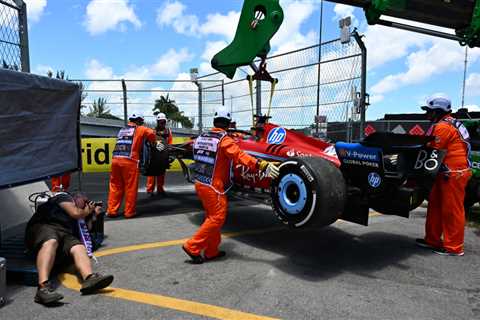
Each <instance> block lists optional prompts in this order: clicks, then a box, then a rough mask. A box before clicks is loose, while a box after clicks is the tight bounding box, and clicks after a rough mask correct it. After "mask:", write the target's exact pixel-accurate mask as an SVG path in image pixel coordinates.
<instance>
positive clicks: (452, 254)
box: [433, 248, 465, 257]
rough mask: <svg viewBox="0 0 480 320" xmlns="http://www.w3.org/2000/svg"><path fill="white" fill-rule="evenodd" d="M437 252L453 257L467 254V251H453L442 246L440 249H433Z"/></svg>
mask: <svg viewBox="0 0 480 320" xmlns="http://www.w3.org/2000/svg"><path fill="white" fill-rule="evenodd" d="M433 252H435V253H436V254H439V255H441V256H452V257H461V256H464V255H465V252H463V251H462V252H451V251H447V250H446V249H443V248H440V249H435V250H433Z"/></svg>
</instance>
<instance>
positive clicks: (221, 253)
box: [203, 251, 227, 262]
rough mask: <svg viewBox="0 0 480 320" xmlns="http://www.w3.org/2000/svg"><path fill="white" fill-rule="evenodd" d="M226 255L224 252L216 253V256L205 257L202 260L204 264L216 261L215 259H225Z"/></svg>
mask: <svg viewBox="0 0 480 320" xmlns="http://www.w3.org/2000/svg"><path fill="white" fill-rule="evenodd" d="M226 255H227V253H226V252H225V251H218V254H217V255H216V256H214V257H211V258H209V257H207V256H205V257H204V258H203V259H204V260H205V262H207V261H213V260H216V259H220V258H223V257H225V256H226Z"/></svg>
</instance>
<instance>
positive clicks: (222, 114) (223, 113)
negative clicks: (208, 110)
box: [213, 106, 232, 121]
mask: <svg viewBox="0 0 480 320" xmlns="http://www.w3.org/2000/svg"><path fill="white" fill-rule="evenodd" d="M220 118H223V119H227V120H228V121H232V115H231V114H230V112H229V111H228V110H227V108H225V107H224V106H220V107H218V108H217V109H216V110H215V115H214V117H213V120H216V119H220Z"/></svg>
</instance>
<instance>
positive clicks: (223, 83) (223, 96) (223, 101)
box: [222, 79, 225, 106]
mask: <svg viewBox="0 0 480 320" xmlns="http://www.w3.org/2000/svg"><path fill="white" fill-rule="evenodd" d="M224 105H225V80H223V79H222V106H224Z"/></svg>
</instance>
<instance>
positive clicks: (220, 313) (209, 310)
mask: <svg viewBox="0 0 480 320" xmlns="http://www.w3.org/2000/svg"><path fill="white" fill-rule="evenodd" d="M379 215H380V214H379V213H376V212H372V213H370V215H369V216H370V217H373V216H379ZM339 222H344V221H342V220H339ZM280 230H285V227H284V226H278V227H272V228H267V229H257V230H247V231H239V232H227V233H223V234H222V237H223V238H234V237H240V236H244V235H255V234H263V233H268V232H275V231H280ZM187 240H188V239H180V240H171V241H163V242H153V243H145V244H139V245H132V246H127V247H119V248H112V249H107V250H103V251H99V252H97V253H96V254H95V255H96V256H97V257H105V256H111V255H115V254H122V253H127V252H133V251H141V250H148V249H157V248H164V247H171V246H180V245H182V244H183V243H185V241H187ZM59 279H60V282H61V283H62V285H64V286H65V287H66V288H69V289H72V290H77V291H79V290H80V287H81V285H80V283H79V282H78V279H77V277H76V276H74V275H71V274H66V273H64V274H61V275H60V276H59ZM102 295H104V296H107V297H112V298H117V299H122V300H127V301H132V302H138V303H143V304H148V305H152V306H156V307H160V308H167V309H172V310H177V311H181V312H186V313H191V314H196V315H201V316H207V317H210V318H214V319H225V320H250V319H251V320H271V319H276V318H271V317H265V316H259V315H255V314H251V313H246V312H241V311H236V310H232V309H227V308H223V307H218V306H214V305H209V304H205V303H199V302H193V301H188V300H182V299H177V298H172V297H167V296H163V295H158V294H153V293H144V292H139V291H133V290H127V289H120V288H110V287H109V288H107V289H105V290H103V292H102Z"/></svg>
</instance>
